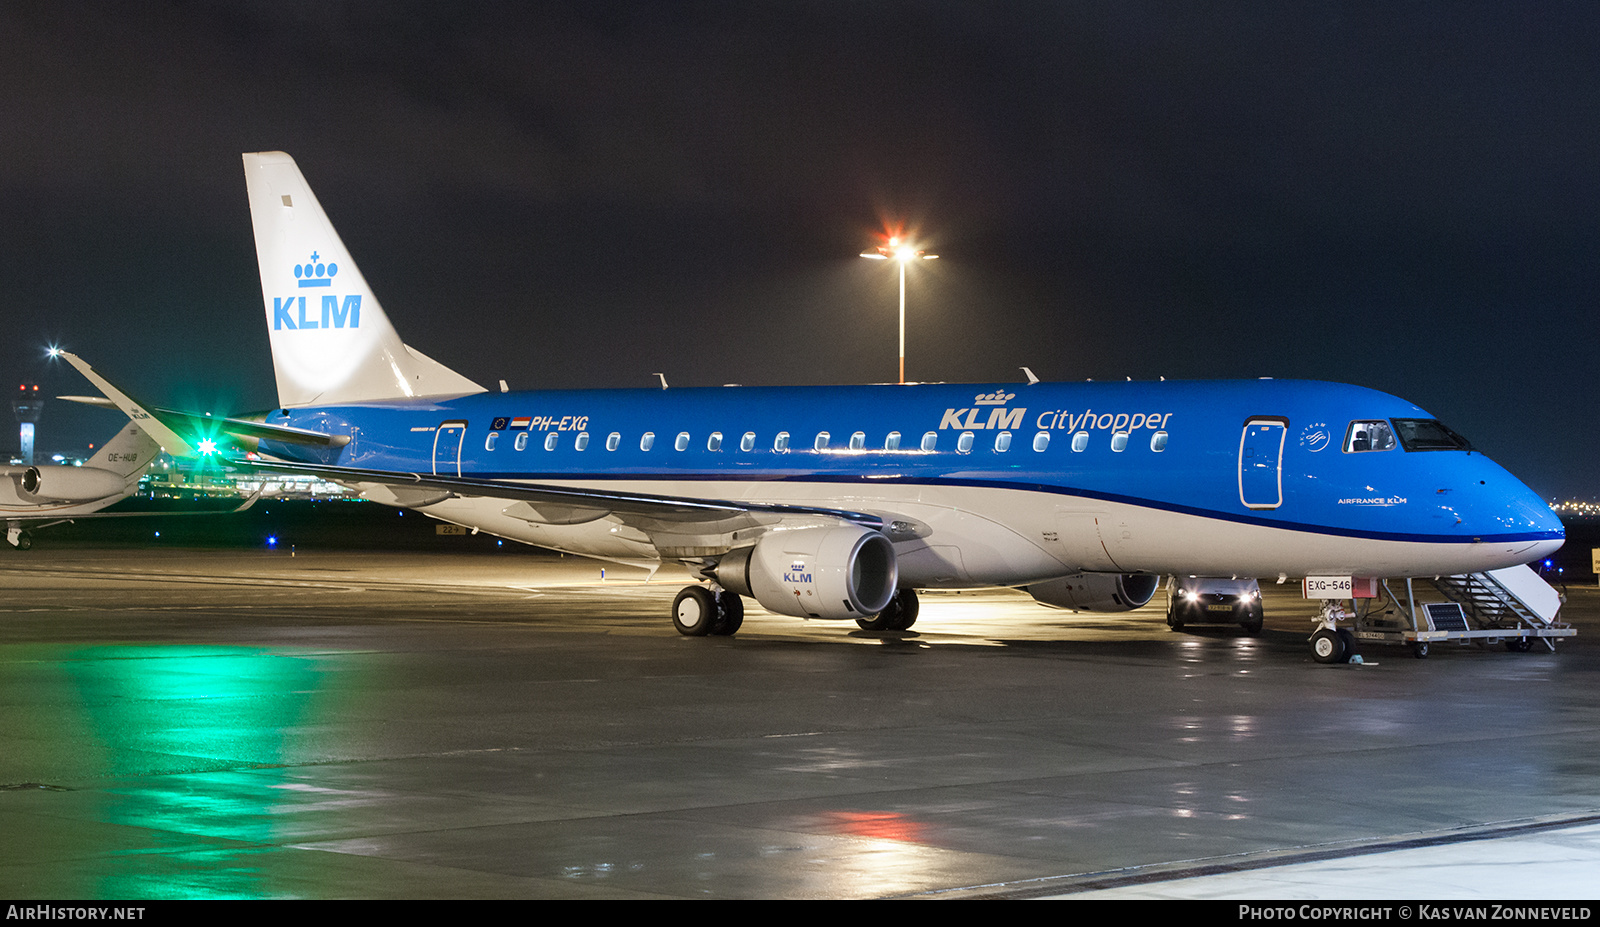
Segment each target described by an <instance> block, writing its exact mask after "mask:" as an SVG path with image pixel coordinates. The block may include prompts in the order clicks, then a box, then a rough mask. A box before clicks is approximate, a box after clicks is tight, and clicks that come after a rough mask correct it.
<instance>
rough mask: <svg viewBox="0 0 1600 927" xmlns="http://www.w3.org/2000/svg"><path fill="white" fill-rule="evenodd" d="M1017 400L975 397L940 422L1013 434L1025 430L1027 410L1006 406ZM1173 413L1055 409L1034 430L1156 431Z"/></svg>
mask: <svg viewBox="0 0 1600 927" xmlns="http://www.w3.org/2000/svg"><path fill="white" fill-rule="evenodd" d="M1015 398H1017V394H1016V393H1008V392H1005V391H1003V390H1000V391H996V392H993V393H983V394H980V395H978V396H974V397H973V400H972V408H970V409H946V410H944V417H943V418H941V419H939V428H940V429H946V428H957V429H962V430H966V431H979V430H994V431H1013V430H1016V429H1020V428H1022V427H1023V421H1024V420H1025V417H1026V416H1027V413H1028V410H1027V409H1026V408H1017V409H1008V408H1006V403H1008V402H1010V401H1011V400H1013V399H1015ZM1171 417H1172V413H1171V412H1134V413H1128V412H1115V413H1113V412H1100V413H1096V412H1094V411H1093V410H1089V409H1086V410H1084V411H1083V412H1079V413H1076V414H1074V413H1072V412H1070V411H1068V410H1066V409H1051V410H1049V411H1046V412H1041V413H1039V415H1038V417H1037V418H1035V419H1034V422H1033V424H1034V427H1036V428H1038V429H1039V430H1041V431H1063V430H1064V431H1088V430H1090V429H1099V430H1104V431H1137V430H1138V429H1140V428H1148V429H1150V430H1152V431H1154V430H1159V429H1163V428H1166V427H1167V419H1169V418H1171Z"/></svg>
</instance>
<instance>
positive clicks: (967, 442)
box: [956, 431, 972, 454]
mask: <svg viewBox="0 0 1600 927" xmlns="http://www.w3.org/2000/svg"><path fill="white" fill-rule="evenodd" d="M956 453H957V454H970V453H972V432H970V431H963V432H962V433H961V437H959V438H957V439H956Z"/></svg>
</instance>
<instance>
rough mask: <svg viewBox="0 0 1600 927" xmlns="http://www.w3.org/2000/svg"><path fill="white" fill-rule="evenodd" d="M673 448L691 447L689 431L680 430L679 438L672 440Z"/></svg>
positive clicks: (683, 449)
mask: <svg viewBox="0 0 1600 927" xmlns="http://www.w3.org/2000/svg"><path fill="white" fill-rule="evenodd" d="M672 449H673V450H675V451H685V450H688V449H689V433H688V432H687V431H680V432H678V438H677V440H676V441H673V442H672Z"/></svg>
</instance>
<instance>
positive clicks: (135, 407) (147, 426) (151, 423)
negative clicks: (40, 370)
mask: <svg viewBox="0 0 1600 927" xmlns="http://www.w3.org/2000/svg"><path fill="white" fill-rule="evenodd" d="M61 356H62V357H64V358H66V359H67V363H69V364H71V365H72V366H74V367H76V368H77V369H78V372H79V373H81V374H83V375H84V377H85V378H87V379H88V381H89V382H90V383H93V384H94V385H95V388H96V389H98V390H99V391H100V392H102V393H105V394H106V398H107V399H110V400H111V401H112V402H114V403H116V404H117V408H119V409H121V410H122V412H123V414H124V415H126V416H128V418H131V419H133V422H134V424H136V425H138V426H139V427H140V428H143V429H144V432H145V434H147V435H149V436H150V437H152V438H154V439H155V440H156V443H157V444H159V445H161V447H162V448H163V449H164V450H166V452H167V453H169V454H174V455H176V456H179V457H198V456H200V454H199V452H198V451H196V450H195V449H194V447H193V446H192V445H190V444H189V442H188V441H185V440H184V439H183V438H181V437H179V436H178V433H177V432H176V431H173V430H172V429H171V428H168V427H167V426H166V425H165V424H164V423H163V422H162V421H161V420H160V419H159V418H156V417H155V415H154V414H152V413H151V412H150V411H148V410H147V409H146V408H145V407H144V406H143V405H140V404H139V403H138V402H137V401H136V400H134V399H133V397H131V396H129V395H128V394H127V393H124V392H123V391H122V390H120V389H118V388H117V387H116V386H114V385H112V383H111V381H110V380H107V379H106V378H105V377H102V376H101V375H100V374H98V373H95V371H94V368H93V367H90V366H89V365H88V364H87V363H85V362H84V360H83V358H81V357H79V356H78V355H76V354H73V353H71V352H70V351H62V352H61Z"/></svg>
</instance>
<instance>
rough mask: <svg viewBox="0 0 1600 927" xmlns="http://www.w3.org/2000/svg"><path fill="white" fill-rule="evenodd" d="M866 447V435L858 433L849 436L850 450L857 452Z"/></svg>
mask: <svg viewBox="0 0 1600 927" xmlns="http://www.w3.org/2000/svg"><path fill="white" fill-rule="evenodd" d="M866 446H867V433H866V432H864V431H858V432H856V433H855V434H853V435H851V436H850V450H852V451H859V450H862V449H864V448H865V447H866Z"/></svg>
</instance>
